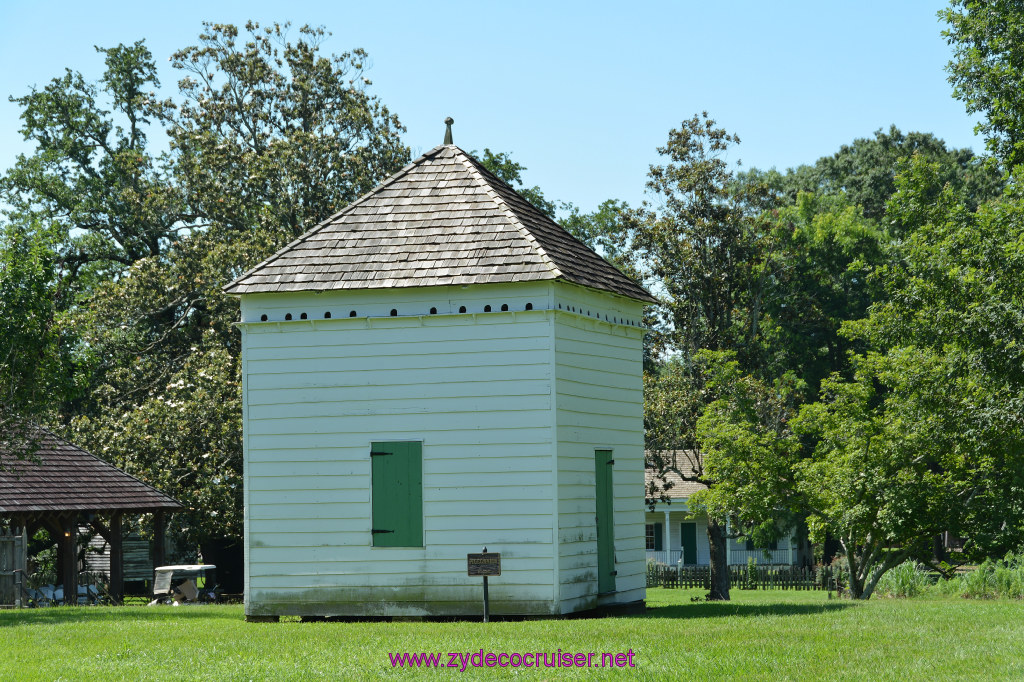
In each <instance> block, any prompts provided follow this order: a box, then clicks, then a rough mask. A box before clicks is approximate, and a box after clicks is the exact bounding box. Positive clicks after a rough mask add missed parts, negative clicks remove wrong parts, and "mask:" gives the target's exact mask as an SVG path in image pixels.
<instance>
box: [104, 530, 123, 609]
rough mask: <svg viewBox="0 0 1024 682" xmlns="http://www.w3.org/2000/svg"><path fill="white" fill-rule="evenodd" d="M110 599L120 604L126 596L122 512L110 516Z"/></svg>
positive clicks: (108, 540) (108, 539)
mask: <svg viewBox="0 0 1024 682" xmlns="http://www.w3.org/2000/svg"><path fill="white" fill-rule="evenodd" d="M107 542H109V543H110V599H111V600H112V601H113V602H114V603H115V604H120V603H121V599H122V598H123V597H124V549H123V545H122V543H121V512H114V513H113V514H112V515H111V517H110V537H109V538H107Z"/></svg>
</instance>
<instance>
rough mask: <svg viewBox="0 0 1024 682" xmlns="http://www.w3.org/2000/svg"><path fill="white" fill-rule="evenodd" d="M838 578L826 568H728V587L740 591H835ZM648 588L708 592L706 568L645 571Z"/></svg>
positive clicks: (656, 566) (656, 567) (653, 567)
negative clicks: (703, 590) (676, 588)
mask: <svg viewBox="0 0 1024 682" xmlns="http://www.w3.org/2000/svg"><path fill="white" fill-rule="evenodd" d="M843 582H844V581H843V579H842V576H841V575H837V574H834V572H833V569H832V568H831V567H829V566H824V567H819V568H806V567H803V566H753V567H748V566H730V567H729V587H730V588H738V589H741V590H835V589H837V587H838V588H840V589H841V588H842V587H843ZM647 586H648V587H681V588H697V589H705V590H709V589H711V567H710V566H683V567H681V568H679V567H676V566H666V565H665V564H652V565H649V566H648V567H647Z"/></svg>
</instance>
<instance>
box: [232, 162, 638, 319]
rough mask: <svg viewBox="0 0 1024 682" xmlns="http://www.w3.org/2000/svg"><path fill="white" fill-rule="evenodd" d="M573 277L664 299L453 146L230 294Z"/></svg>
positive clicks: (352, 207) (391, 181) (242, 280)
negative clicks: (641, 284)
mask: <svg viewBox="0 0 1024 682" xmlns="http://www.w3.org/2000/svg"><path fill="white" fill-rule="evenodd" d="M538 280H564V281H567V282H572V283H574V284H580V285H583V286H586V287H590V288H593V289H600V290H603V291H609V292H612V293H615V294H620V295H622V296H626V297H629V298H633V299H638V300H641V301H647V302H655V299H654V298H653V297H652V296H651V295H650V294H649V293H648V292H647V291H646V290H645V289H644V288H643V287H641V286H640V285H638V284H637V283H636V282H634V281H633V280H631V279H630V278H628V277H626V276H625V275H624V274H622V273H621V272H619V270H618V269H616V268H615V267H614V266H613V265H612V264H610V263H609V262H608V261H606V260H604V259H603V258H602V257H601V256H599V255H598V254H597V253H595V252H594V251H593V250H592V249H590V248H589V247H588V246H586V245H585V244H583V243H582V242H580V241H579V240H578V239H576V238H575V237H573V236H572V235H570V234H569V233H568V232H566V231H565V230H564V229H563V228H562V227H561V226H560V225H558V224H557V223H555V222H554V221H553V220H551V218H549V217H548V216H546V215H545V214H544V213H542V212H541V211H540V210H539V209H537V208H536V207H534V206H533V205H532V204H530V203H529V202H528V201H526V200H525V199H523V198H522V197H521V196H519V194H517V193H516V191H515V190H513V189H512V188H511V187H509V186H508V185H506V184H505V183H504V182H502V181H501V180H499V179H498V178H496V177H494V176H493V175H492V174H491V173H489V172H488V171H487V169H485V168H484V167H483V166H482V165H481V164H480V162H479V161H477V160H476V159H474V158H473V157H471V156H470V155H469V154H467V153H466V152H464V151H463V150H462V149H460V148H458V147H456V146H455V145H453V144H445V145H441V146H439V147H435V148H434V149H431V150H430V151H429V152H427V153H426V154H424V155H423V156H421V157H419V158H418V159H416V160H415V161H413V162H412V163H411V164H409V165H408V166H406V167H405V168H403V169H402V170H400V171H399V172H397V173H395V174H394V175H392V176H391V177H389V178H388V179H387V180H385V181H384V182H382V183H381V184H380V185H379V186H377V187H376V188H375V189H373V190H372V191H371V192H370V193H368V194H366V195H364V196H363V197H361V198H360V199H358V200H357V201H355V202H353V203H351V204H349V205H348V206H347V207H345V208H344V209H343V210H342V211H341V212H339V213H337V214H335V215H333V216H331V217H330V218H328V219H327V220H325V221H324V222H322V223H320V224H319V225H317V226H316V227H314V228H313V229H311V230H310V231H309V232H306V233H305V234H304V235H302V236H301V237H299V238H298V239H296V240H295V241H294V242H292V243H291V244H289V245H287V246H286V247H284V248H283V249H281V250H280V251H278V252H277V253H276V254H274V255H273V256H271V257H270V258H268V259H267V260H265V261H264V262H262V263H260V264H259V265H257V266H256V267H255V268H253V269H252V270H250V271H249V272H247V273H245V274H243V275H241V276H240V277H239V278H238V279H236V280H235V281H233V282H231V283H230V284H228V285H227V286H226V287H224V291H226V292H227V293H229V294H252V293H269V292H289V291H336V290H346V289H378V288H388V287H419V286H444V285H468V284H493V283H507V282H529V281H538Z"/></svg>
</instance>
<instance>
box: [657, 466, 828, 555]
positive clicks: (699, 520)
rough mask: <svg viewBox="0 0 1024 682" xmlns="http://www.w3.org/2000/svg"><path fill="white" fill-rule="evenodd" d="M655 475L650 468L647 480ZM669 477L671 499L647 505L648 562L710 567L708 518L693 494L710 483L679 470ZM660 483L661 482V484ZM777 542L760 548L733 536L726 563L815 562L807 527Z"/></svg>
mask: <svg viewBox="0 0 1024 682" xmlns="http://www.w3.org/2000/svg"><path fill="white" fill-rule="evenodd" d="M653 478H654V472H653V471H651V470H650V469H648V470H647V474H646V480H647V483H648V484H650V481H651V480H652V479H653ZM665 480H666V481H667V482H670V483H672V487H671V488H669V489H668V491H666V493H665V496H666V497H668V498H669V499H668V501H665V500H657V501H656V503H655V504H654V505H653V506H654V508H653V509H651V507H650V506H648V508H647V513H646V515H645V518H644V546H645V548H646V550H647V559H648V561H656V562H658V563H662V564H669V565H672V566H676V565H678V564H679V563H682V564H683V565H684V566H708V565H710V563H711V545H710V543H709V542H708V518H707V514H705V513H704V512H703V511H701V510H700V509H696V510H694V509H691V508H690V496H691V495H693V494H694V493H695V492H697V491H698V490H703V489H705V487H706V486H704V485H702V484H700V483H694V482H692V481H684V480H683V479H682V478H681V477H680V476H679V475H678V474H677V473H674V472H666V475H665ZM659 486H660V484H659ZM787 530H788V532H783V533H782V537H781V538H779V540H778V541H777V542H774V543H772V544H771V545H769V546H767V547H757V546H755V545H754V543H753V542H752V541H751V540H749V539H748V538H745V537H730V538H729V539H728V540H726V543H725V553H726V562H727V563H728V565H730V566H736V565H742V566H746V565H747V561H748V560H749V559H753V560H754V561H756V562H757V563H758V564H759V565H766V564H769V565H797V566H803V565H811V563H813V562H812V556H811V547H810V544H809V542H808V540H807V533H806V530H805V529H803V528H790V529H787Z"/></svg>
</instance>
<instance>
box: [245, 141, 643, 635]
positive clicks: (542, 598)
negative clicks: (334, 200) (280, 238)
mask: <svg viewBox="0 0 1024 682" xmlns="http://www.w3.org/2000/svg"><path fill="white" fill-rule="evenodd" d="M225 290H226V291H227V292H228V293H231V294H235V295H238V296H239V297H240V298H241V309H242V312H241V322H240V324H239V326H240V328H241V330H242V347H243V368H242V373H243V383H244V388H243V391H244V403H243V404H244V408H243V409H244V412H245V414H244V448H245V554H246V573H245V602H246V614H247V616H249V617H252V618H256V617H268V616H269V617H274V616H280V615H285V614H292V615H302V616H437V615H478V614H480V612H481V593H482V589H481V580H480V578H476V577H474V578H470V577H468V576H467V575H466V573H467V571H466V554H467V553H471V552H479V551H480V550H481V548H482V547H483V546H485V545H486V546H487V548H488V550H489V551H492V552H500V553H501V561H502V574H501V576H500V577H497V578H492V579H491V580H490V598H491V611H492V613H494V614H527V615H529V614H534V615H539V614H547V615H554V614H566V613H571V612H576V611H581V610H588V609H592V608H596V607H601V606H604V605H615V604H629V603H638V602H640V601H642V600H643V599H644V589H645V587H644V582H645V579H644V571H645V550H644V505H643V486H644V453H643V440H644V439H643V420H642V378H641V376H642V370H641V357H642V336H643V329H642V327H641V319H642V311H643V306H644V304H645V303H649V302H651V301H652V299H651V297H650V295H649V294H648V293H647V292H646V291H644V290H643V289H642V288H641V287H639V286H638V285H637V284H635V283H634V282H632V281H631V280H629V279H628V278H627V277H625V276H624V275H622V274H621V273H620V272H618V271H617V270H616V269H615V268H614V267H613V266H611V265H610V264H608V263H607V262H606V261H604V260H603V259H602V258H600V257H599V256H598V255H597V254H595V253H594V252H593V251H591V250H590V249H589V248H587V247H586V246H584V245H583V244H581V243H580V242H578V241H577V240H575V239H574V238H572V237H571V236H570V235H569V234H568V233H566V232H565V231H564V230H563V229H562V228H561V227H559V226H558V225H557V224H556V223H554V222H553V221H551V220H550V219H549V218H547V217H546V216H545V215H544V214H542V213H541V212H540V211H538V210H537V209H536V208H534V207H533V206H531V205H530V204H529V203H527V202H526V201H525V200H523V199H522V198H521V197H520V196H519V195H518V194H516V193H515V192H514V191H513V190H512V189H511V188H509V187H508V186H507V185H505V184H503V183H502V182H501V181H499V180H497V179H496V178H495V177H493V176H492V175H491V174H489V173H488V172H487V171H486V170H485V169H484V168H483V167H482V166H481V165H480V164H479V162H477V161H476V160H475V159H473V158H472V157H470V156H469V155H467V154H466V153H465V152H463V151H462V150H461V149H459V148H458V147H456V146H454V145H452V144H445V145H442V146H440V147H437V148H435V149H432V150H431V151H429V152H427V153H426V154H424V155H423V156H422V157H420V158H418V159H417V160H415V161H414V162H413V163H412V164H410V165H409V166H407V167H406V168H404V169H403V170H402V171H400V172H398V173H397V174H395V175H394V176H392V177H391V178H389V179H388V180H386V181H385V182H384V183H382V184H381V185H380V186H379V187H377V188H376V189H374V190H373V191H372V192H370V193H369V194H367V195H366V196H364V197H362V198H361V199H359V200H358V201H356V202H354V203H353V204H351V205H350V206H348V207H347V208H345V209H344V210H343V211H341V212H340V213H338V214H337V215H335V216H332V217H331V218H329V219H327V220H326V221H324V222H323V223H321V224H320V225H318V226H317V227H315V228H314V229H313V230H311V231H310V232H308V233H306V234H305V235H303V236H302V237H300V238H299V239H298V240H296V241H295V242H293V243H292V244H290V245H289V246H287V247H286V248H284V249H283V250H282V251H280V252H279V253H277V254H275V255H274V256H273V257H271V258H270V259H268V260H267V261H265V262H264V263H262V264H261V265H259V266H257V267H256V268H255V269H253V270H252V271H250V272H248V273H246V274H245V275H243V276H241V277H239V278H238V279H237V280H236V281H235V282H233V283H231V284H230V285H228V286H227V287H226V288H225Z"/></svg>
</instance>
